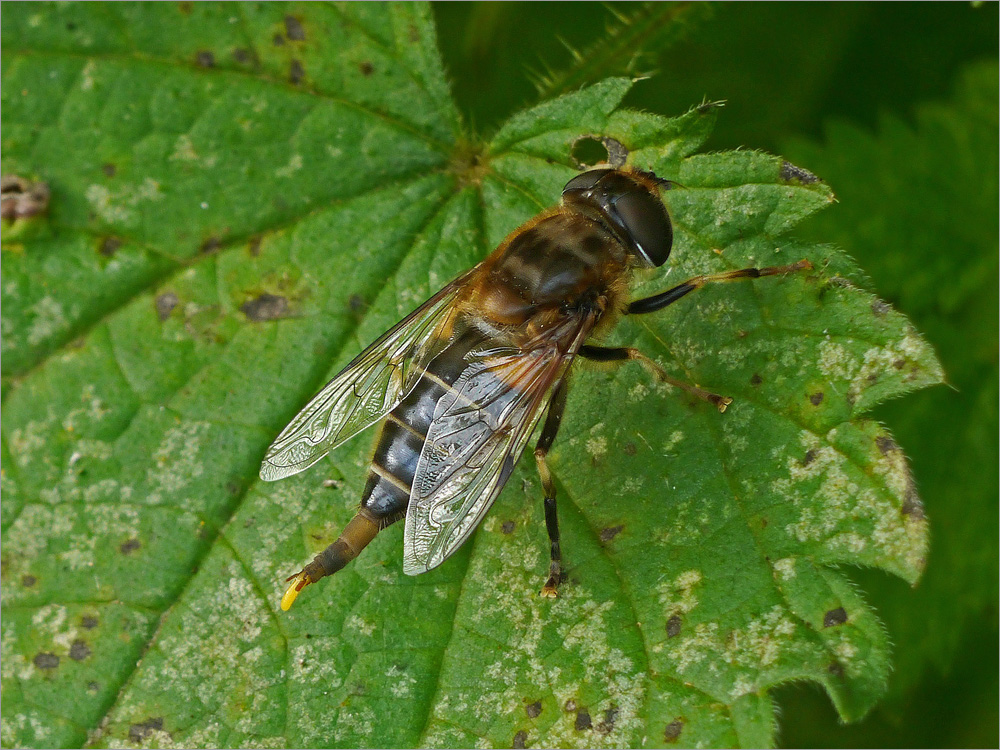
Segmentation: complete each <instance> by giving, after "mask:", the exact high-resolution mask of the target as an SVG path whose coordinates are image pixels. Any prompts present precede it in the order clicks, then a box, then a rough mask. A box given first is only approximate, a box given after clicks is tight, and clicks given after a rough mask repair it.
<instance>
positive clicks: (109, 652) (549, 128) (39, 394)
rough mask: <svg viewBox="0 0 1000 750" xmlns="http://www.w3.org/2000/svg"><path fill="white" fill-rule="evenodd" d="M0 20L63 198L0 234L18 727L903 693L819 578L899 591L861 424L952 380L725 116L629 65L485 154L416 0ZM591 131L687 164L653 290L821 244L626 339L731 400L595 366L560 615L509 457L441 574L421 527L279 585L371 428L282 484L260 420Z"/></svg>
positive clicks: (789, 175) (660, 705)
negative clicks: (660, 108)
mask: <svg viewBox="0 0 1000 750" xmlns="http://www.w3.org/2000/svg"><path fill="white" fill-rule="evenodd" d="M4 20H5V23H4V27H3V34H4V36H3V42H4V44H3V62H4V66H3V75H4V80H3V89H2V90H3V105H4V106H3V118H4V121H3V126H4V127H3V139H4V142H3V170H4V173H5V174H9V173H17V174H21V175H24V176H31V177H32V178H36V179H42V180H44V181H45V182H47V183H48V184H49V185H50V187H51V189H52V200H51V205H50V207H49V211H48V214H47V215H46V216H42V217H35V218H33V219H30V220H27V223H24V222H22V223H21V225H20V226H18V225H16V224H15V225H14V226H12V227H8V228H6V230H5V236H4V245H3V253H4V264H5V277H4V284H3V289H2V291H3V306H2V311H3V313H2V315H3V332H4V340H3V344H4V355H5V356H4V359H3V375H4V386H5V390H4V403H3V407H4V408H3V428H4V430H3V467H4V468H3V482H4V484H3V491H4V500H5V502H4V505H3V510H4V514H3V560H4V566H3V579H2V596H3V611H4V617H3V622H2V628H3V638H2V647H3V682H2V689H3V699H4V700H3V734H2V741H3V744H4V745H11V746H13V745H29V746H55V745H80V744H82V743H84V742H85V741H86V742H88V743H90V744H94V745H99V746H103V745H122V744H125V745H164V744H177V745H190V746H221V745H281V746H284V745H297V746H330V745H337V746H362V745H364V746H373V745H374V746H416V745H472V744H473V743H475V744H483V745H499V746H507V745H510V744H519V743H525V744H535V745H549V746H555V745H560V746H562V745H566V746H584V745H601V746H610V745H614V746H625V745H629V746H634V745H651V746H658V745H661V744H664V743H668V742H679V743H680V744H684V745H693V744H712V745H737V744H739V745H754V746H756V745H764V744H769V743H771V742H773V730H774V721H773V716H774V709H773V706H772V702H771V699H770V697H769V689H770V688H771V687H773V686H774V685H777V684H780V683H783V682H787V681H791V680H803V679H807V680H813V681H817V682H819V683H821V684H822V685H824V687H825V688H826V690H827V691H828V693H829V694H830V696H831V698H832V699H833V701H834V703H835V705H836V706H837V709H838V711H840V713H841V715H842V716H843V717H844V718H845V719H851V718H856V717H858V716H860V715H862V714H864V713H865V711H867V710H868V709H869V708H870V707H871V705H872V704H873V703H874V701H876V700H877V699H878V697H879V696H880V695H881V693H882V692H883V691H884V689H885V682H886V679H887V675H888V669H889V663H888V657H887V644H886V638H885V635H884V633H883V631H882V629H881V626H880V624H879V622H878V620H877V619H876V617H875V615H874V613H873V612H872V610H871V609H870V608H869V607H868V606H867V605H866V604H865V603H864V602H863V601H862V599H861V597H860V596H859V594H858V593H857V592H856V591H854V589H853V588H852V587H851V586H850V585H849V584H848V583H847V581H846V579H845V578H843V576H842V575H841V574H840V573H839V572H837V571H836V569H835V568H836V566H840V565H843V564H861V565H867V566H874V567H878V568H881V569H883V570H886V571H889V572H891V573H894V574H896V575H898V576H901V577H903V578H904V579H906V580H907V581H911V582H912V581H915V580H916V579H917V577H918V576H919V575H920V571H921V569H922V567H923V558H924V554H925V547H926V522H925V520H924V518H923V515H922V512H921V511H920V507H921V506H920V503H919V500H918V499H917V497H916V494H915V492H914V489H913V485H912V481H911V480H910V476H909V472H908V469H907V467H906V463H905V461H904V459H903V457H902V453H901V451H900V449H899V448H898V447H896V445H895V443H894V442H893V441H892V438H891V437H890V436H889V435H888V433H887V432H886V430H885V429H884V428H883V427H881V426H880V425H878V424H877V423H875V422H873V421H871V420H869V419H867V418H865V417H864V414H865V412H866V411H868V410H869V409H870V408H871V407H872V406H874V405H875V404H876V403H878V402H879V401H881V400H884V399H886V398H889V397H891V396H895V395H899V394H901V393H904V392H906V391H908V390H912V389H915V388H919V387H923V386H926V385H929V384H932V383H935V382H938V381H939V380H940V377H941V374H940V369H939V367H938V365H937V362H936V360H935V358H934V355H933V353H932V352H931V350H930V348H929V347H928V346H927V345H926V344H925V343H924V342H923V341H922V339H921V338H920V337H919V335H918V334H917V333H916V332H915V331H914V329H913V328H912V327H911V326H910V325H909V323H908V322H907V321H906V320H905V319H904V318H903V317H902V316H901V315H899V314H898V313H896V312H894V311H893V310H891V309H890V308H889V307H888V306H887V305H885V304H884V303H882V302H881V301H879V300H878V299H876V298H875V297H874V296H872V295H870V294H868V293H866V292H863V291H860V290H859V289H857V288H855V287H854V286H853V285H852V283H851V282H850V281H849V280H848V279H849V278H850V277H851V275H852V274H854V273H855V271H854V267H853V264H852V263H851V262H850V261H849V260H847V259H846V258H845V257H844V256H843V255H842V254H841V253H840V252H839V251H836V250H834V249H832V248H829V247H825V246H821V245H812V244H807V243H802V242H798V241H795V240H793V239H790V238H789V237H788V236H787V234H786V233H787V231H788V230H789V229H790V228H792V227H793V226H794V225H795V224H796V223H797V222H798V221H800V220H801V219H802V218H804V217H805V216H807V215H810V214H811V213H813V212H814V211H816V210H818V209H819V208H822V207H824V206H826V205H827V204H829V203H830V201H831V199H832V195H831V193H830V191H829V190H828V189H827V188H826V187H825V186H823V185H822V184H819V183H816V182H814V181H811V180H809V179H808V176H807V173H803V172H801V171H795V170H794V169H791V168H790V166H789V165H788V164H787V163H785V162H783V161H782V160H781V159H779V158H776V157H772V156H768V155H766V154H761V153H755V152H732V153H722V154H711V155H695V151H696V150H697V149H698V147H699V146H700V144H701V143H702V142H703V141H704V139H705V137H706V136H707V135H708V133H709V131H710V129H711V125H712V122H713V121H714V118H715V116H716V110H715V108H713V107H710V106H707V107H701V108H697V109H694V110H692V111H690V112H688V113H687V114H686V115H683V116H681V117H678V118H663V117H659V116H654V115H648V114H642V113H637V112H631V111H627V110H620V109H618V110H616V109H615V108H616V106H617V103H618V102H619V101H620V98H621V96H622V95H624V93H625V91H626V90H627V88H628V82H627V81H623V80H614V79H612V80H609V81H606V82H603V83H601V84H597V85H595V86H592V87H590V88H586V89H583V90H581V91H579V92H576V93H574V94H570V95H567V96H565V97H562V98H560V99H558V100H555V101H553V102H546V103H543V104H541V105H539V107H537V108H536V109H534V110H531V111H529V112H526V113H521V114H519V115H516V116H515V117H513V118H512V119H511V120H510V121H509V123H508V124H507V125H506V126H504V128H502V129H501V131H500V132H499V133H498V135H497V136H496V138H495V139H494V140H493V141H492V142H491V143H490V144H488V145H486V146H483V147H482V149H481V152H480V153H475V154H474V155H475V156H476V158H469V156H468V155H469V151H470V147H469V145H468V140H467V139H466V138H464V137H463V136H462V134H461V131H460V128H459V125H458V116H457V114H456V113H455V110H454V108H453V107H452V105H451V104H450V103H449V100H448V98H447V92H446V88H445V86H444V83H443V74H442V72H441V68H440V64H439V62H438V61H437V57H436V53H435V51H434V32H433V28H432V26H431V24H430V22H429V20H428V12H427V9H426V7H425V6H421V5H403V4H400V5H395V4H385V5H383V4H378V5H376V4H370V5H368V4H349V5H345V6H325V5H324V6H319V5H314V4H306V5H301V6H300V5H284V4H283V5H267V4H262V5H206V4H192V5H187V4H183V3H182V4H180V5H176V6H175V5H171V6H167V5H135V6H129V5H125V6H122V5H96V4H91V5H70V6H64V5H56V6H49V5H44V6H40V5H23V6H21V5H16V6H13V5H12V6H9V7H6V8H5V18H4ZM123 30H127V33H125V32H124V31H123ZM165 30H169V31H165ZM587 135H607V136H611V137H614V138H617V139H618V140H620V141H621V142H622V143H624V144H625V145H626V146H627V147H628V148H629V149H630V150H631V151H632V160H633V161H634V163H635V164H636V165H638V166H641V167H643V168H647V169H654V170H656V172H657V173H658V174H660V175H663V176H665V177H669V178H671V179H674V180H676V181H677V182H679V183H680V184H682V185H683V186H684V188H683V189H681V188H678V189H676V190H674V191H671V192H670V193H668V195H667V201H668V203H669V209H670V211H671V215H672V217H673V219H674V223H675V228H676V240H675V258H674V259H673V260H672V261H671V263H670V264H669V267H668V270H665V271H659V272H657V273H655V274H646V275H644V276H643V277H642V278H637V279H636V280H635V282H636V283H635V285H634V288H635V294H636V295H641V294H645V293H651V292H654V291H656V290H661V289H663V288H664V287H665V286H667V285H671V284H674V283H676V282H678V281H679V280H682V279H684V278H686V277H688V276H690V275H694V274H699V273H710V272H715V271H722V270H726V269H732V268H740V267H745V266H748V265H772V264H785V263H790V262H793V261H796V260H799V259H801V258H807V259H809V260H811V261H812V263H813V265H814V267H815V270H814V271H812V272H809V273H800V274H797V275H794V276H788V277H784V278H769V279H762V280H758V281H753V282H742V283H738V284H731V285H724V286H723V285H719V286H710V287H707V288H705V289H704V290H702V291H700V292H698V293H697V294H694V295H692V296H691V297H690V298H688V299H686V300H685V301H683V302H681V303H678V304H677V305H676V306H674V307H671V308H670V309H669V310H666V311H664V312H663V313H660V314H657V315H653V316H648V317H645V318H639V319H629V320H627V321H624V322H623V323H622V324H621V325H619V326H618V327H617V328H616V329H615V330H614V331H612V332H611V333H610V335H609V339H608V340H609V341H611V342H614V343H617V344H626V343H627V344H634V345H637V346H639V347H640V348H642V349H643V350H644V351H645V352H647V353H648V354H649V355H650V356H652V357H654V358H655V359H657V360H658V361H659V362H660V363H661V364H662V365H663V366H664V367H665V368H667V369H668V370H669V371H671V372H672V373H673V374H675V375H676V376H678V377H683V378H685V379H688V380H691V381H695V382H698V383H701V384H702V385H704V386H705V387H710V388H713V389H715V390H717V391H719V392H722V393H725V394H727V395H730V396H732V397H733V398H734V399H735V402H734V403H733V405H732V406H731V407H730V409H729V411H727V412H726V413H725V414H724V415H720V414H718V413H717V412H716V411H715V410H713V409H712V408H711V407H707V406H706V405H705V404H704V403H701V402H692V401H691V400H690V399H689V398H687V397H685V396H683V394H681V393H680V392H678V391H676V389H674V388H672V387H668V386H658V385H656V384H655V383H654V382H652V381H651V380H650V378H649V377H648V375H647V374H646V373H644V372H642V371H640V370H638V369H629V368H619V369H613V370H602V369H596V370H594V369H591V370H588V369H585V368H580V371H579V372H578V373H577V376H576V378H575V381H574V388H573V390H572V392H571V395H570V401H569V406H568V411H567V416H566V419H565V421H564V424H563V431H562V432H561V434H560V437H559V439H558V440H557V442H556V446H555V449H554V451H553V453H552V466H553V470H554V473H555V475H556V479H557V483H558V485H559V493H560V495H559V496H560V517H561V525H562V532H563V540H564V541H563V547H564V556H565V559H566V563H567V568H568V572H569V580H568V581H567V582H566V583H565V584H564V585H563V587H562V589H561V597H560V598H559V599H557V600H554V601H553V600H546V599H541V598H539V597H538V596H537V590H538V588H539V586H540V585H541V583H542V576H543V573H544V572H545V569H546V566H547V559H546V557H547V555H546V550H547V541H546V534H545V530H544V523H543V521H542V513H541V507H540V506H541V504H540V502H539V500H540V498H541V489H540V487H539V483H538V480H537V477H536V476H535V475H534V472H533V468H532V467H531V466H530V465H525V466H522V467H520V468H519V469H518V470H517V472H516V473H515V476H514V477H512V479H511V481H510V482H509V485H508V488H507V490H506V491H505V492H504V494H503V495H502V496H501V498H500V499H499V500H498V502H497V504H496V506H495V507H494V508H493V510H492V512H491V514H490V516H489V517H488V518H487V520H486V521H485V522H484V523H483V524H482V527H481V528H480V530H479V531H478V533H477V534H476V536H475V537H474V538H473V539H472V540H471V541H470V542H469V543H468V544H467V545H466V546H465V547H464V548H463V549H462V550H461V551H460V552H459V553H458V554H456V555H455V556H454V557H453V558H452V559H450V560H449V561H448V563H447V564H445V565H443V566H441V567H440V568H438V569H436V570H434V571H432V572H431V573H428V574H426V575H424V576H420V577H418V578H408V577H406V576H404V575H403V574H402V571H401V549H400V547H401V535H402V528H401V527H400V525H398V524H397V525H395V526H393V527H391V528H390V529H387V530H386V531H385V532H383V533H382V534H381V535H380V536H379V537H378V538H377V539H376V540H375V541H374V542H373V543H372V544H371V545H370V548H369V549H368V550H366V552H365V554H364V555H362V556H361V557H360V558H359V559H358V560H356V561H355V562H354V563H352V565H351V566H350V567H348V568H347V569H345V570H344V571H342V572H341V573H340V574H338V575H337V576H336V577H335V578H331V579H330V580H328V581H324V582H322V584H320V585H317V586H315V587H310V588H309V589H307V591H306V592H305V593H304V594H303V595H302V596H301V597H300V599H299V601H298V602H297V603H296V606H295V607H294V608H293V609H292V610H291V611H290V612H288V613H281V612H280V611H279V610H278V609H277V606H278V601H279V598H280V595H281V592H282V589H283V587H284V578H285V577H286V576H287V575H289V574H290V573H292V572H294V571H295V570H297V569H298V568H299V567H301V565H302V564H303V562H305V561H307V560H308V559H309V558H310V557H311V556H312V555H313V554H315V553H316V552H317V551H318V550H320V549H322V548H323V547H325V546H326V545H327V544H329V543H330V542H331V541H332V540H333V539H334V538H335V537H336V536H337V534H338V532H339V530H340V529H341V528H342V526H343V525H344V523H346V521H347V520H348V519H349V517H350V516H351V515H352V514H353V509H354V507H355V506H356V503H357V498H358V497H359V495H360V492H361V490H362V485H363V482H364V476H365V470H366V464H367V460H368V457H369V445H368V442H367V441H366V440H364V439H360V440H354V441H351V442H350V443H348V444H347V445H345V446H343V447H342V448H341V449H338V450H337V451H336V452H334V453H333V454H332V455H331V457H330V459H329V460H328V461H326V462H324V463H323V464H321V465H320V466H317V467H316V468H315V469H314V470H312V471H311V472H307V473H305V474H302V475H299V476H297V477H295V478H292V479H289V480H286V481H283V482H280V483H276V484H262V483H259V482H258V481H257V479H256V473H257V467H258V466H259V462H260V458H261V456H262V455H263V453H264V451H265V449H266V447H267V445H268V444H269V443H270V441H271V440H272V439H273V438H274V436H275V435H276V434H277V432H278V431H279V430H280V429H281V427H282V426H283V425H284V424H285V423H286V422H287V420H288V419H289V418H291V416H293V415H294V413H295V412H296V411H297V410H298V409H299V408H300V407H301V405H302V404H303V403H304V402H305V400H307V399H308V398H309V396H310V395H311V394H312V393H314V392H315V391H316V389H317V388H319V386H320V385H321V384H322V383H323V382H324V381H325V380H326V379H327V378H328V377H330V376H331V375H332V374H334V373H335V372H337V371H338V370H339V368H340V367H342V366H343V365H344V364H345V363H346V362H347V361H349V360H350V359H351V358H352V357H353V356H354V355H355V354H356V353H357V352H358V351H359V349H360V348H361V347H363V346H364V345H365V344H366V343H368V342H370V341H371V340H373V339H374V338H375V337H376V336H377V335H378V334H379V333H380V332H382V331H383V330H385V329H386V328H387V327H388V326H390V325H391V324H392V323H393V322H395V321H396V320H398V319H399V318H400V317H401V316H402V315H404V314H405V313H406V312H408V311H409V310H411V309H412V308H413V307H414V306H416V305H417V304H418V303H419V302H420V301H421V300H422V299H424V298H425V297H426V296H428V295H429V294H431V293H432V292H433V291H434V290H436V289H437V288H439V287H440V286H442V285H443V284H444V283H445V282H446V281H448V280H449V279H450V278H452V277H454V276H455V275H456V274H458V273H459V272H461V271H462V270H463V269H465V268H468V267H469V266H471V265H472V264H474V263H475V262H477V261H478V260H479V259H481V258H482V257H484V256H485V254H486V253H487V252H488V251H489V250H490V249H491V248H492V247H494V246H495V245H496V244H497V243H499V242H500V241H501V240H502V238H503V237H504V236H505V235H506V234H507V233H508V232H509V231H511V230H512V229H514V228H515V227H516V226H518V224H520V223H521V222H523V221H525V220H527V219H529V218H530V217H531V216H533V215H535V214H536V213H538V211H539V210H540V209H542V208H543V207H546V206H548V205H551V204H552V203H553V202H554V201H555V200H556V199H557V197H558V195H559V190H560V188H561V186H562V185H563V184H564V182H565V181H566V180H567V179H568V178H569V177H571V176H572V174H573V168H572V167H571V166H570V165H571V164H572V163H573V159H572V154H571V151H572V148H573V146H574V144H575V143H576V142H577V140H578V139H579V138H580V137H582V136H587ZM473 150H474V149H473ZM8 230H9V231H8ZM324 480H329V481H324Z"/></svg>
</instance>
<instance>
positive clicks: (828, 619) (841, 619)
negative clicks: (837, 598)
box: [823, 607, 847, 628]
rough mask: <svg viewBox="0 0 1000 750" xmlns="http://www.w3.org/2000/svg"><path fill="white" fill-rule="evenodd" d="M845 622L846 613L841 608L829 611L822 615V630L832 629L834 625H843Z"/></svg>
mask: <svg viewBox="0 0 1000 750" xmlns="http://www.w3.org/2000/svg"><path fill="white" fill-rule="evenodd" d="M845 622H847V612H846V611H845V610H844V608H843V607H837V608H836V609H831V610H830V611H829V612H827V613H826V614H825V615H823V627H824V628H832V627H833V626H834V625H843V624H844V623H845Z"/></svg>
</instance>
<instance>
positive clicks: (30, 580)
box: [21, 574, 38, 589]
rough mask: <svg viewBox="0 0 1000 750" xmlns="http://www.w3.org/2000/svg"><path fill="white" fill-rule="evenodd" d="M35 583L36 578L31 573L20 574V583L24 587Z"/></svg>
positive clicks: (27, 587)
mask: <svg viewBox="0 0 1000 750" xmlns="http://www.w3.org/2000/svg"><path fill="white" fill-rule="evenodd" d="M36 583H38V579H37V578H35V577H34V576H33V575H28V574H25V575H23V576H21V585H22V586H24V588H26V589H30V588H31V587H32V586H34V585H35V584H36Z"/></svg>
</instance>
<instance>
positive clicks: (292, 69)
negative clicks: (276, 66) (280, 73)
mask: <svg viewBox="0 0 1000 750" xmlns="http://www.w3.org/2000/svg"><path fill="white" fill-rule="evenodd" d="M305 77H306V71H305V68H303V67H302V61H301V60H292V62H291V64H290V65H289V66H288V82H289V83H291V84H292V85H293V86H298V85H299V84H300V83H302V79H303V78H305Z"/></svg>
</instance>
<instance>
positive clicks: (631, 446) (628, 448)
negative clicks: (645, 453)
mask: <svg viewBox="0 0 1000 750" xmlns="http://www.w3.org/2000/svg"><path fill="white" fill-rule="evenodd" d="M622 450H623V451H625V455H626V456H634V455H635V454H636V451H638V448H636V446H635V443H625V447H624V448H622Z"/></svg>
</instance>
